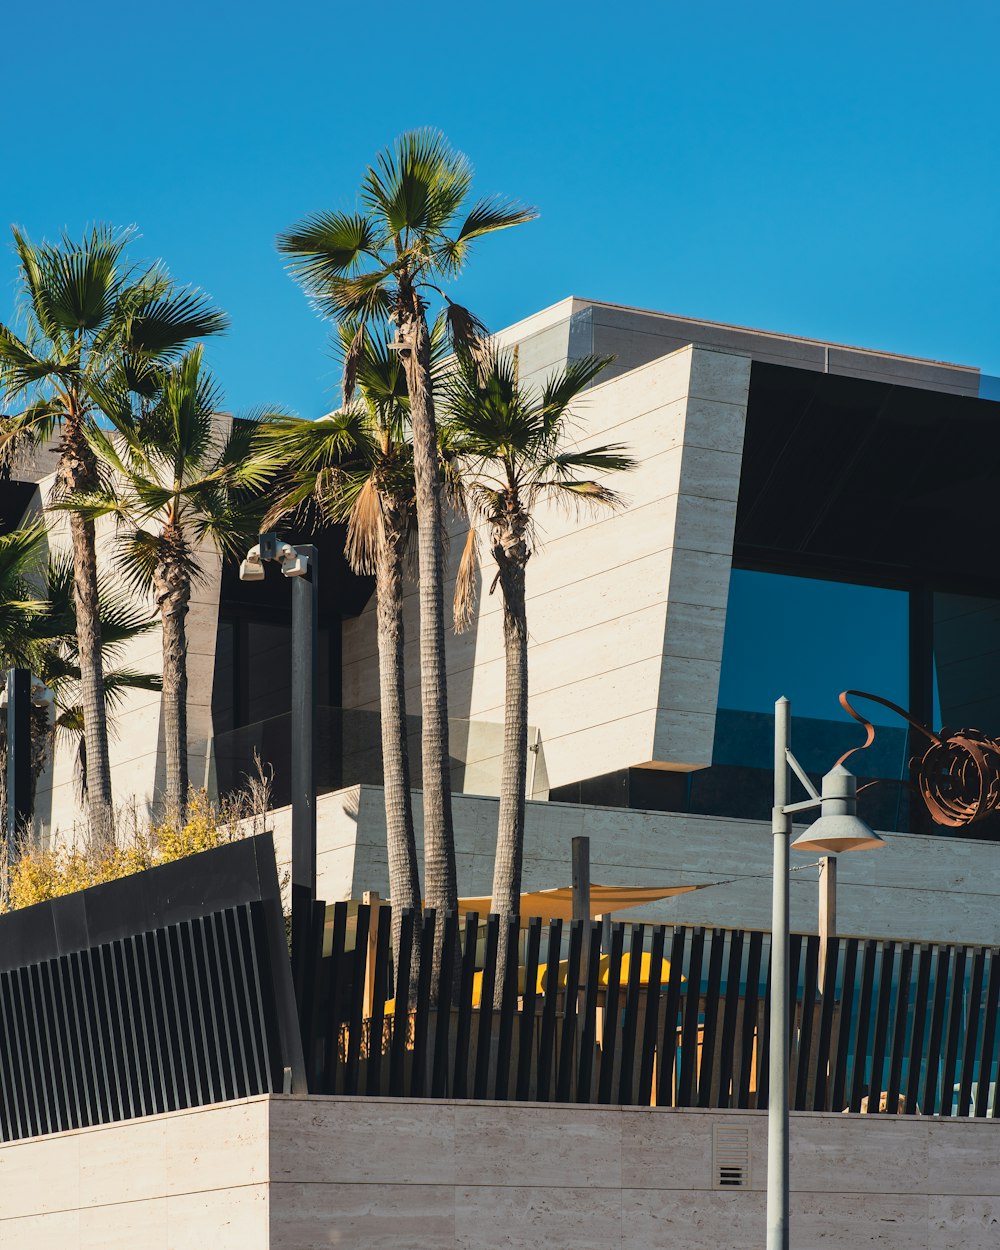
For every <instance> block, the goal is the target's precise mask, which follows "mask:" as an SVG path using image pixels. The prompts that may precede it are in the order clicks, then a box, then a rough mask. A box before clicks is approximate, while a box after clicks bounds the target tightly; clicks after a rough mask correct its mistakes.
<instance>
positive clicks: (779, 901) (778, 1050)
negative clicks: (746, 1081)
mask: <svg viewBox="0 0 1000 1250" xmlns="http://www.w3.org/2000/svg"><path fill="white" fill-rule="evenodd" d="M790 723H791V705H790V704H789V702H788V700H787V699H785V698H781V699H779V700H778V701H777V703H775V705H774V809H773V811H772V816H771V829H772V832H773V834H774V881H773V896H772V911H771V1022H770V1039H771V1041H770V1066H769V1070H768V1101H767V1250H788V1245H789V1242H788V1158H789V1156H788V990H789V977H788V971H789V969H788V848H789V841H790V835H791V832H792V818H791V816H789V815H788V814H787V813H786V812H785V810H784V809H785V808H786V807H787V806H788V792H789V775H788V747H789V745H790V743H789V737H790Z"/></svg>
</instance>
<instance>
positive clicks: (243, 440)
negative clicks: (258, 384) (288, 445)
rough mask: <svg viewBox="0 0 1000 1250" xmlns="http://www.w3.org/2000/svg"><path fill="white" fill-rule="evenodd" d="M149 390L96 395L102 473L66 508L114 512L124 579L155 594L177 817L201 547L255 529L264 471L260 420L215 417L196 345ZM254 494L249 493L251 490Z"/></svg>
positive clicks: (171, 804)
mask: <svg viewBox="0 0 1000 1250" xmlns="http://www.w3.org/2000/svg"><path fill="white" fill-rule="evenodd" d="M151 382H152V383H153V386H152V388H151V390H152V393H151V395H150V396H149V397H148V398H144V399H142V400H141V401H140V402H138V403H137V402H136V400H135V396H134V395H133V393H132V392H131V391H130V390H129V388H128V386H127V385H126V384H125V383H124V381H123V380H122V379H121V378H120V377H117V376H116V377H112V378H110V379H109V380H108V383H107V384H106V385H105V386H103V387H101V388H100V390H99V392H95V393H97V394H98V395H99V399H100V407H101V411H102V413H103V414H104V415H105V417H106V418H107V421H108V425H109V428H106V429H105V428H101V427H98V426H96V425H93V426H91V427H90V428H89V429H88V430H87V440H88V443H89V445H90V447H91V449H92V452H93V454H94V455H95V456H97V457H98V458H99V459H100V461H101V462H102V463H103V464H104V465H105V466H107V467H108V469H109V470H110V474H108V475H107V480H106V481H105V482H104V483H103V484H101V485H100V486H98V487H97V488H96V489H94V490H91V491H88V492H83V491H77V492H76V493H75V494H74V495H73V496H72V497H71V498H69V499H68V500H67V501H66V502H65V504H64V505H62V506H64V507H65V508H66V509H67V510H69V511H70V512H71V515H76V516H82V517H83V518H84V519H85V520H86V521H87V522H89V523H91V524H92V523H93V522H95V521H96V520H98V519H99V518H101V517H104V516H113V517H114V518H115V521H116V523H117V526H118V534H119V546H118V553H117V554H118V561H119V565H120V568H121V569H122V571H123V572H124V574H125V577H126V579H127V581H128V582H129V583H130V584H131V585H132V586H133V588H135V589H136V590H138V591H142V592H146V593H149V592H152V594H153V597H154V600H155V603H156V607H157V609H158V611H159V614H160V622H161V627H162V636H163V725H164V736H165V739H166V742H165V747H166V779H167V780H166V795H165V800H166V806H167V809H168V810H169V811H170V812H171V813H175V814H176V815H177V816H178V818H179V819H180V820H181V821H183V820H184V818H185V814H186V811H187V799H188V734H187V691H188V678H187V631H186V625H185V618H186V617H187V613H188V608H189V605H190V601H191V590H192V586H193V584H194V582H195V581H196V580H197V579H198V578H199V577H200V576H201V574H202V572H203V568H202V565H201V563H200V562H199V559H198V547H199V545H200V544H201V543H202V542H203V541H204V540H207V541H209V542H210V543H211V544H212V545H214V547H215V548H216V550H217V551H218V552H219V553H220V554H221V555H235V554H236V552H237V551H238V550H239V549H240V546H241V544H242V543H243V542H244V541H245V540H246V538H247V537H248V536H249V535H250V534H251V533H253V532H255V531H256V528H257V525H256V523H257V520H258V518H259V516H260V511H261V506H260V502H259V498H258V496H259V492H260V490H261V488H262V487H263V485H264V483H265V482H266V480H267V472H266V470H265V468H264V467H263V466H262V465H261V464H260V462H259V461H258V460H257V458H256V457H255V456H254V454H253V453H254V450H255V446H256V439H257V429H258V425H259V421H258V420H257V419H246V418H242V419H240V420H236V421H232V422H230V423H229V425H228V429H223V428H222V423H221V421H220V419H219V417H218V416H217V415H216V414H217V413H218V411H219V407H220V396H219V392H218V391H217V390H216V388H215V385H214V383H213V381H212V379H211V376H210V375H209V374H208V373H207V371H204V370H203V369H202V348H201V347H200V346H199V347H195V348H193V349H192V350H191V351H189V352H188V353H187V354H186V355H184V356H183V357H182V358H181V359H180V360H179V361H178V362H177V363H176V364H175V365H172V366H170V367H168V368H165V369H162V370H160V371H158V372H157V373H156V374H155V375H151ZM255 492H256V494H255Z"/></svg>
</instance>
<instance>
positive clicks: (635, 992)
mask: <svg viewBox="0 0 1000 1250" xmlns="http://www.w3.org/2000/svg"><path fill="white" fill-rule="evenodd" d="M442 923H443V926H444V935H443V936H444V942H443V951H444V957H443V959H442V960H441V966H440V980H439V982H438V983H437V984H432V983H431V969H432V958H431V955H432V951H433V949H434V942H435V929H436V927H438V926H440V925H441V924H442ZM499 923H500V921H499V920H498V918H497V917H495V916H491V917H489V919H488V920H486V921H484V922H483V923H482V924H480V923H479V919H478V917H475V916H465V917H463V918H462V919H461V921H459V920H457V918H456V917H454V916H451V915H449V916H446V917H444V919H443V921H442V920H440V919H438V920H436V919H435V917H434V915H433V913H431V912H427V913H426V914H425V916H424V922H423V931H422V934H421V960H420V973H419V978H411V976H410V965H409V961H408V960H407V959H406V957H405V953H404V958H403V959H402V961H401V963H402V966H401V968H400V977H399V981H400V984H399V985H398V986H396V987H394V986H393V983H392V972H393V970H392V966H391V952H390V941H389V916H388V908H386V907H385V906H382V907H379V908H378V910H377V914H373V912H372V909H371V908H369V907H368V906H366V905H361V906H357V907H356V908H354V907H353V906H352V905H348V904H346V903H340V904H337V905H336V906H335V907H333V908H331V909H330V912H329V915H328V916H327V917H325V918H324V926H323V928H322V929H320V928H317V935H316V958H315V961H314V992H315V1001H316V1004H317V1011H316V1026H315V1028H314V1029H313V1030H312V1032H311V1035H310V1038H309V1045H308V1047H307V1063H308V1065H309V1068H310V1074H311V1075H310V1088H311V1089H313V1090H316V1091H319V1092H325V1093H331V1094H333V1093H336V1094H376V1093H378V1094H388V1095H390V1096H396V1097H421V1096H429V1097H438V1098H447V1097H453V1098H464V1097H475V1098H489V1099H517V1100H521V1101H539V1102H547V1101H559V1102H574V1101H575V1102H596V1103H620V1104H632V1105H643V1106H648V1105H650V1104H655V1105H659V1106H680V1107H694V1106H697V1107H744V1108H746V1107H749V1108H755V1107H756V1108H761V1107H766V1106H767V1071H768V1055H769V1048H770V1045H771V1043H772V1039H771V1038H770V1037H769V1035H768V1011H769V1004H770V993H771V986H770V936H769V935H768V934H766V933H760V932H748V931H742V930H732V929H705V928H698V927H693V928H683V927H673V928H671V927H664V926H648V925H632V924H621V923H617V924H613V925H612V926H611V932H610V940H609V941H608V942H607V945H606V947H605V948H604V949H602V946H601V925H600V924H599V923H597V922H589V923H584V922H581V921H573V922H567V923H563V922H562V921H560V920H553V921H551V922H550V923H548V924H543V922H542V921H540V920H538V919H534V920H531V921H529V922H528V924H527V927H526V928H525V929H524V930H523V931H522V932H521V935H520V945H519V951H520V955H519V963H520V968H519V970H518V972H517V974H516V977H517V979H516V983H515V978H514V976H513V975H512V976H510V977H509V978H508V981H507V984H506V985H505V986H504V987H502V993H501V994H500V995H499V998H498V999H497V1000H496V1003H495V994H494V989H495V985H496V975H497V972H496V952H497V949H498V932H499V928H498V926H499ZM412 931H413V916H412V915H410V914H408V913H404V916H403V932H404V939H407V938H408V935H411V934H412ZM439 936H440V935H439ZM515 945H516V943H515ZM790 947H791V952H790V953H791V969H792V977H793V980H794V984H795V987H796V992H795V1010H794V1012H793V1013H792V1018H791V1033H790V1037H789V1038H788V1053H789V1088H790V1091H791V1096H792V1100H793V1102H792V1105H793V1107H794V1108H795V1109H798V1110H815V1111H844V1110H851V1111H855V1112H857V1111H866V1112H870V1113H878V1112H880V1111H881V1112H884V1111H892V1112H907V1113H911V1114H912V1113H916V1112H919V1113H922V1114H925V1115H960V1116H988V1115H989V1116H994V1117H995V1116H997V1115H998V1114H1000V1100H998V1099H997V1097H996V1080H997V1060H998V1054H997V1051H998V1045H1000V1027H998V1011H1000V1001H998V1000H1000V949H998V948H995V947H994V948H985V947H965V946H956V947H951V946H936V945H927V944H924V945H921V944H916V943H911V942H891V941H882V940H876V939H859V938H841V939H834V940H832V941H831V942H830V944H829V947H828V950H827V952H826V961H825V967H824V971H823V975H822V976H821V974H820V966H819V962H820V947H819V939H818V938H817V937H815V936H814V935H813V936H809V935H799V934H793V935H792V938H791V942H790ZM403 949H404V952H406V951H407V949H408V941H406V940H404V948H403ZM664 960H666V961H667V963H664V962H663V961H664ZM668 965H669V967H668ZM657 970H659V972H658V971H657ZM442 987H444V990H442ZM394 991H395V993H394Z"/></svg>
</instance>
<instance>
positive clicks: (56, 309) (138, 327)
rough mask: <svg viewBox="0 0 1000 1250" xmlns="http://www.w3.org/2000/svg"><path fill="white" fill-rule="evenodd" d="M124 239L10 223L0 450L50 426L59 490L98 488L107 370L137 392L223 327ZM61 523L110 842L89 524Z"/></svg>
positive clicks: (95, 784) (77, 519)
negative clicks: (54, 239) (47, 232)
mask: <svg viewBox="0 0 1000 1250" xmlns="http://www.w3.org/2000/svg"><path fill="white" fill-rule="evenodd" d="M130 237H131V236H130V232H128V231H124V232H123V231H115V230H112V229H111V228H109V227H106V226H95V227H94V228H93V229H92V230H90V231H89V232H88V233H87V234H86V235H85V236H84V238H83V240H82V241H81V242H79V243H77V242H74V241H73V240H72V239H70V238H68V237H67V236H63V238H62V239H61V240H60V241H59V243H57V244H48V243H42V244H33V243H31V242H30V240H29V239H28V238H27V236H26V235H24V234H23V233H22V232H21V231H20V230H18V229H16V228H15V229H14V247H15V251H16V253H17V257H18V261H19V264H20V283H21V313H22V315H21V322H22V324H21V325H19V327H18V330H19V332H16V331H15V330H14V329H13V328H12V327H11V326H9V325H4V324H0V391H2V392H3V393H4V394H5V395H6V398H7V399H8V401H10V400H22V401H23V402H24V408H23V409H22V411H21V412H19V413H16V414H14V415H13V416H9V417H7V418H5V419H4V420H3V422H2V425H0V451H2V452H3V453H4V454H5V455H6V456H7V458H8V459H9V458H10V457H12V456H14V455H16V454H17V452H18V449H19V448H21V447H23V446H24V445H26V444H27V445H37V444H39V443H42V442H44V441H45V440H46V439H48V438H49V437H50V436H51V435H52V434H53V433H55V432H56V431H58V432H59V434H60V436H61V437H60V443H59V460H58V464H57V468H56V490H57V494H58V495H59V496H60V497H62V498H67V497H69V496H71V495H73V494H76V493H80V492H82V493H84V494H86V493H87V492H89V491H92V490H94V489H96V488H97V487H98V486H99V484H100V474H99V466H98V462H97V458H96V456H95V454H94V450H93V448H92V447H91V445H90V443H89V441H88V439H87V433H88V430H91V429H93V428H94V427H95V423H96V420H97V417H98V415H99V402H98V400H97V399H95V394H97V393H98V392H99V391H100V389H101V387H102V386H103V385H104V383H105V381H106V379H107V377H108V375H109V374H110V373H112V372H116V373H120V375H121V376H122V377H123V378H124V379H125V381H126V384H127V385H128V386H129V387H131V388H133V389H134V390H135V391H137V392H139V393H144V392H146V391H147V390H148V386H149V375H150V370H151V369H153V368H155V367H157V366H158V365H160V364H162V363H163V362H164V361H168V360H171V359H174V358H175V357H176V356H177V355H178V354H179V353H180V351H181V350H182V349H183V348H184V346H185V345H186V344H187V343H189V342H190V341H191V340H192V339H195V338H201V337H204V336H205V335H208V334H215V333H218V332H220V331H221V330H223V329H224V328H225V325H226V322H225V318H224V317H223V315H222V314H221V313H220V312H218V311H217V310H215V309H213V308H212V307H210V305H209V303H208V302H207V300H206V299H205V297H204V296H202V295H201V294H199V293H198V292H196V291H192V290H186V289H181V288H179V287H177V286H176V284H175V283H174V282H173V281H172V280H171V279H170V278H169V276H168V275H167V273H166V271H165V270H164V269H163V268H162V267H161V266H159V265H154V266H153V267H151V268H146V269H140V268H137V267H136V266H134V265H131V264H129V263H128V261H127V260H126V256H125V249H126V245H127V243H128V242H129V239H130ZM70 531H71V535H72V541H73V566H74V595H75V600H76V622H77V632H78V651H79V665H80V693H81V701H82V706H83V720H84V726H85V735H86V748H87V766H88V772H89V777H90V784H89V786H88V810H89V824H90V833H91V837H92V838H93V839H94V840H95V841H97V842H108V841H110V840H111V839H112V838H113V836H114V827H113V808H112V794H111V767H110V762H109V757H108V724H107V709H106V706H105V699H104V694H105V688H104V675H103V666H102V659H101V623H100V605H99V597H98V578H97V555H96V544H95V531H94V523H93V521H92V520H88V519H87V518H86V517H85V516H84V514H83V513H80V512H78V513H72V514H71V515H70Z"/></svg>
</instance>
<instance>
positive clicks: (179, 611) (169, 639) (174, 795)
mask: <svg viewBox="0 0 1000 1250" xmlns="http://www.w3.org/2000/svg"><path fill="white" fill-rule="evenodd" d="M165 537H166V535H165ZM175 541H179V540H175ZM153 584H154V589H155V593H156V604H157V607H158V608H159V609H160V619H161V621H162V626H163V694H162V700H163V703H162V706H163V733H164V739H165V748H166V772H167V787H166V795H165V799H166V807H167V812H168V813H169V814H170V815H171V816H172V817H175V818H176V819H177V820H178V822H180V823H181V824H183V823H184V821H185V820H186V818H187V800H188V733H187V688H188V678H187V630H186V626H185V618H186V617H187V613H188V604H189V602H190V599H191V579H190V577H189V576H188V574H187V571H186V570H185V569H184V568H183V567H181V565H180V563H179V562H175V561H173V560H170V559H167V560H164V561H162V562H161V563H160V564H159V565H158V566H157V568H156V572H155V574H154V578H153Z"/></svg>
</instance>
